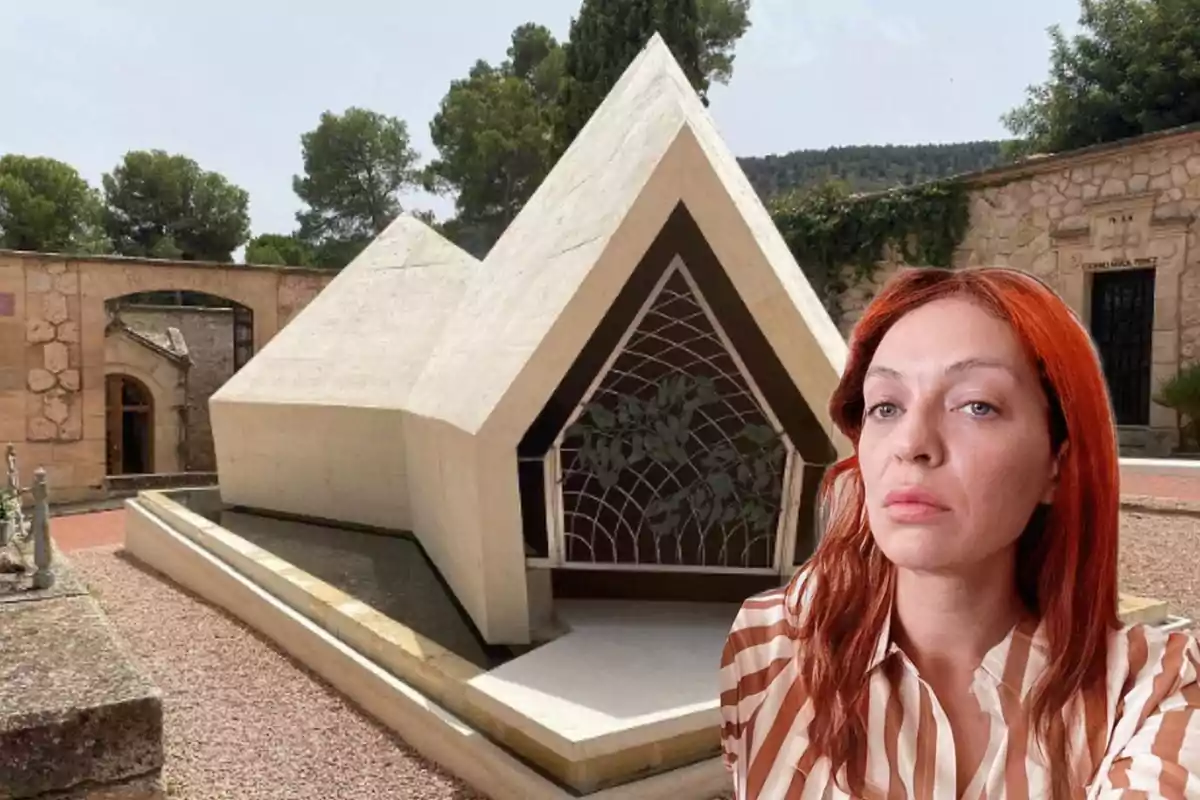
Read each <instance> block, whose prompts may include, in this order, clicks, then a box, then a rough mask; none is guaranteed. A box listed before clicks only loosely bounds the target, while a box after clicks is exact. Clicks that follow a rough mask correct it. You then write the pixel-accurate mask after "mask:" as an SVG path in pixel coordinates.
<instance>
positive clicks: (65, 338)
mask: <svg viewBox="0 0 1200 800" xmlns="http://www.w3.org/2000/svg"><path fill="white" fill-rule="evenodd" d="M57 338H58V340H59V341H60V342H66V343H67V344H75V343H77V342H78V341H79V323H78V322H75V321H74V320H67V321H66V322H64V323H62V324H61V325H59V326H58V336H57Z"/></svg>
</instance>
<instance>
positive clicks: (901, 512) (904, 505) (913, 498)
mask: <svg viewBox="0 0 1200 800" xmlns="http://www.w3.org/2000/svg"><path fill="white" fill-rule="evenodd" d="M883 507H884V508H885V509H886V510H887V514H888V516H889V517H890V518H891V519H892V520H893V521H895V522H901V523H904V522H908V523H913V522H928V521H929V520H932V519H935V518H937V517H939V516H941V515H943V514H945V513H947V512H948V511H949V510H950V509H949V507H948V506H947V505H946V504H945V503H944V502H942V500H941V499H940V498H939V497H938V496H937V495H935V494H934V493H933V492H930V491H929V490H928V489H922V488H920V487H917V486H909V487H905V488H903V489H893V490H892V491H890V492H888V493H887V495H886V496H885V497H884V499H883Z"/></svg>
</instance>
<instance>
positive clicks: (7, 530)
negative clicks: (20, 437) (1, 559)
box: [0, 442, 23, 547]
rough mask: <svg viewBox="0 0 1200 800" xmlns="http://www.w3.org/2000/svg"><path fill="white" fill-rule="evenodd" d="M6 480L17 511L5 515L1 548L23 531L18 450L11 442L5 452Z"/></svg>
mask: <svg viewBox="0 0 1200 800" xmlns="http://www.w3.org/2000/svg"><path fill="white" fill-rule="evenodd" d="M4 464H5V473H6V474H5V480H4V488H5V491H6V493H7V496H9V497H12V498H15V502H14V505H15V506H16V510H14V509H12V508H9V509H7V511H12V512H13V513H12V515H9V514H5V517H4V524H3V525H0V547H7V546H8V544H9V542H11V541H13V540H14V539H17V538H19V537H20V535H21V534H22V533H23V531H22V530H21V512H20V510H19V509H20V506H21V481H20V480H19V478H18V477H17V448H16V447H14V446H13V444H12V443H11V442H10V443H9V445H8V447H6V448H5V450H4Z"/></svg>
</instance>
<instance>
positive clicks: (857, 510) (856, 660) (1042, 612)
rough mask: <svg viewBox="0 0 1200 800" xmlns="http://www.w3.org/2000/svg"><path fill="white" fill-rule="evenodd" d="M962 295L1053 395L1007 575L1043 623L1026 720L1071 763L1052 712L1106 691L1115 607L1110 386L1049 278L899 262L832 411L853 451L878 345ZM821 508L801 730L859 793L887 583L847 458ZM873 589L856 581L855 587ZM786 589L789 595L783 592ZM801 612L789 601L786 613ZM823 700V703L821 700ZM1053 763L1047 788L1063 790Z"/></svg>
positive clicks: (856, 344)
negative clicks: (1047, 491) (1048, 463)
mask: <svg viewBox="0 0 1200 800" xmlns="http://www.w3.org/2000/svg"><path fill="white" fill-rule="evenodd" d="M951 296H953V297H966V298H969V299H971V300H972V301H973V302H975V303H978V304H979V305H980V306H981V307H983V308H984V309H987V310H988V311H990V312H991V313H993V314H995V315H996V316H997V317H999V318H1000V319H1003V320H1005V321H1006V322H1008V324H1009V325H1010V326H1011V327H1012V330H1013V331H1014V332H1015V333H1016V335H1017V338H1018V339H1019V340H1020V342H1021V343H1022V345H1023V346H1024V348H1025V350H1026V352H1027V354H1028V356H1029V359H1030V362H1031V363H1032V364H1033V365H1034V366H1035V368H1036V369H1037V370H1038V372H1039V373H1040V376H1041V380H1042V385H1043V388H1044V391H1045V393H1046V398H1047V400H1048V401H1049V406H1050V413H1049V418H1048V420H1047V424H1048V427H1049V432H1050V437H1051V444H1052V445H1053V447H1054V449H1055V452H1058V453H1060V462H1059V476H1058V486H1057V489H1056V491H1055V495H1054V502H1053V505H1051V506H1050V507H1048V508H1045V509H1042V510H1040V511H1039V512H1038V513H1035V515H1034V518H1033V519H1032V520H1031V521H1030V524H1029V526H1028V527H1027V528H1026V530H1025V532H1024V533H1023V534H1022V536H1021V539H1020V540H1019V541H1018V548H1017V549H1018V553H1017V565H1016V570H1017V583H1018V590H1019V592H1020V595H1021V597H1022V599H1023V600H1024V602H1025V603H1026V604H1027V605H1028V606H1029V608H1030V609H1031V610H1032V611H1034V612H1035V613H1036V614H1037V615H1038V616H1039V617H1040V618H1041V620H1042V624H1043V627H1044V630H1045V633H1046V635H1047V637H1048V644H1049V665H1048V668H1047V671H1046V672H1045V674H1044V677H1043V678H1042V679H1041V680H1040V681H1039V683H1038V684H1037V685H1036V686H1035V687H1034V690H1033V694H1032V695H1031V705H1030V707H1029V713H1030V721H1031V725H1032V726H1033V727H1032V730H1034V731H1036V732H1037V736H1038V740H1039V742H1040V744H1041V746H1042V747H1043V751H1044V752H1045V753H1046V755H1047V756H1048V758H1049V759H1050V761H1049V762H1048V763H1051V764H1064V763H1068V762H1067V761H1066V757H1067V755H1068V753H1067V749H1068V742H1067V739H1066V733H1065V731H1064V725H1063V719H1062V709H1063V707H1064V705H1066V704H1067V703H1068V702H1069V701H1070V700H1072V699H1073V698H1074V697H1075V696H1076V693H1078V692H1081V691H1082V692H1088V691H1103V681H1104V676H1105V665H1106V657H1107V642H1108V634H1109V633H1110V631H1111V630H1112V629H1114V628H1117V627H1119V625H1120V623H1119V620H1118V616H1117V529H1118V524H1119V510H1118V502H1119V497H1118V479H1119V473H1118V461H1117V446H1116V435H1115V431H1114V426H1113V416H1112V410H1111V407H1110V404H1109V401H1108V389H1107V386H1106V384H1105V381H1104V377H1103V373H1102V370H1101V367H1100V360H1099V358H1098V356H1097V353H1096V350H1095V348H1094V346H1093V344H1092V340H1091V337H1090V336H1089V335H1088V333H1087V331H1086V330H1085V329H1084V327H1083V325H1082V324H1081V323H1080V321H1079V319H1078V318H1077V317H1076V316H1075V315H1074V314H1073V313H1072V311H1071V310H1070V308H1068V306H1067V305H1066V304H1065V303H1064V302H1063V301H1062V300H1061V299H1059V297H1058V296H1057V295H1056V294H1055V293H1054V292H1053V291H1052V290H1050V289H1049V288H1048V287H1047V286H1045V285H1044V284H1042V283H1041V282H1039V281H1037V280H1036V279H1034V278H1032V277H1030V276H1028V275H1025V274H1023V273H1019V272H1014V271H1010V270H1002V269H968V270H955V271H949V270H938V269H913V270H906V271H904V272H903V273H901V274H900V275H899V276H897V278H895V279H894V280H893V281H892V282H890V283H889V284H888V285H887V286H886V287H885V288H884V289H883V291H882V292H880V294H879V295H878V296H877V297H876V298H875V300H874V301H873V302H872V303H871V304H870V306H869V307H868V308H867V310H866V312H865V314H864V315H863V318H862V320H861V321H860V322H859V323H858V325H857V326H856V327H855V329H854V333H853V334H852V336H851V338H850V353H849V358H848V360H847V362H846V369H845V372H844V374H843V375H842V379H841V382H840V383H839V384H838V387H837V389H836V391H834V394H833V399H832V400H831V401H830V404H829V408H830V414H831V416H832V418H833V421H834V422H835V424H836V425H837V426H838V428H839V429H840V430H841V431H842V433H844V434H845V435H846V437H847V438H848V439H849V440H850V441H851V442H852V443H853V444H854V447H855V450H856V451H857V449H858V439H859V434H860V432H861V430H862V423H863V413H864V408H863V379H864V377H865V374H866V371H867V369H868V367H869V366H870V363H871V359H872V358H873V357H874V355H875V350H876V349H877V348H878V346H879V343H880V341H881V340H882V339H883V337H884V335H885V334H886V333H887V332H888V330H889V329H890V328H891V327H892V325H894V324H895V323H896V321H897V320H899V319H900V318H901V317H903V316H904V315H905V314H907V313H908V312H910V311H912V310H913V309H915V308H917V307H919V306H922V305H924V304H926V303H929V302H931V301H933V300H938V299H941V298H946V297H951ZM821 504H822V507H823V508H824V509H825V510H826V511H827V513H828V522H827V524H826V528H825V533H824V536H823V538H822V540H821V542H820V544H819V546H818V547H817V550H816V553H815V554H814V555H813V557H812V558H811V559H810V560H809V562H808V563H807V564H806V565H805V567H804V568H803V570H802V571H801V573H798V575H797V578H796V579H794V580H799V579H801V575H808V576H811V577H812V578H813V580H812V581H806V583H805V586H804V590H803V591H802V592H799V593H796V594H797V595H804V596H805V597H804V603H805V609H804V613H796V614H795V617H794V618H795V620H796V625H797V632H796V635H797V637H798V639H800V640H801V641H802V642H807V643H809V644H808V645H807V646H804V645H802V647H801V653H802V655H801V664H800V668H801V675H802V676H803V677H802V679H803V680H804V682H805V683H806V684H807V688H808V694H809V696H811V697H820V698H823V700H822V710H821V711H820V712H819V713H818V714H817V716H816V718H815V719H814V720H813V721H812V724H811V726H810V729H809V735H810V737H811V745H810V746H811V747H813V748H815V750H816V753H817V755H818V756H826V757H828V758H830V760H831V761H832V767H833V774H834V775H837V774H839V772H840V770H841V769H842V768H843V767H844V768H845V769H846V776H847V778H848V782H849V784H850V792H851V793H852V794H854V795H856V796H862V794H863V781H864V774H863V771H864V763H863V760H864V758H865V751H866V722H867V721H866V708H867V705H866V704H867V699H868V695H867V680H868V674H867V671H868V665H869V663H870V661H871V658H872V655H873V654H874V652H875V646H876V643H877V641H878V638H879V636H880V635H881V632H882V629H883V625H884V622H885V621H886V618H887V615H888V614H889V613H890V611H891V606H892V597H893V593H894V589H895V584H894V570H893V568H892V565H891V563H890V562H888V560H887V559H886V558H885V557H884V555H883V553H881V552H880V550H879V548H878V547H877V546H876V545H875V543H874V539H873V537H872V535H871V531H870V527H869V524H868V521H867V514H866V507H865V498H864V491H863V482H862V474H861V472H860V471H859V468H858V460H857V457H856V456H851V457H850V458H847V459H845V460H843V461H841V462H839V463H838V464H836V465H835V466H833V467H832V468H831V469H830V470H829V473H828V474H827V475H826V476H825V482H824V484H823V486H822V491H821ZM864 586H868V587H872V590H870V591H863V587H864ZM793 596H796V595H793ZM798 611H799V610H798V609H797V610H796V612H798ZM826 698H827V699H826ZM1065 772H1066V771H1065V770H1056V773H1058V774H1056V780H1055V784H1056V786H1055V789H1056V791H1055V795H1054V796H1056V797H1058V796H1060V794H1061V792H1062V791H1063V790H1064V789H1065V788H1066V785H1065V783H1062V785H1059V784H1060V779H1061V781H1065V780H1066V778H1067V776H1066V775H1065Z"/></svg>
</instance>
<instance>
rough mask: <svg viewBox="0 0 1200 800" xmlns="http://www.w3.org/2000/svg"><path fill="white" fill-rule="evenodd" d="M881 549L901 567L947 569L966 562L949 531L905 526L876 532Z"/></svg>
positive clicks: (932, 570) (918, 569)
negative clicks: (949, 538)
mask: <svg viewBox="0 0 1200 800" xmlns="http://www.w3.org/2000/svg"><path fill="white" fill-rule="evenodd" d="M875 543H876V544H877V545H878V546H879V549H880V550H881V551H882V552H883V554H884V556H886V557H887V560H888V561H891V562H892V563H893V564H895V565H896V566H897V567H899V568H901V569H909V570H913V571H915V572H944V571H947V570H953V569H954V568H955V566H957V565H959V564H961V563H962V560H963V559H961V558H960V557H959V553H958V552H957V548H956V547H954V546H953V545H954V542H952V541H950V540H948V537H947V536H946V532H945V531H939V530H937V529H931V528H924V527H917V526H905V527H904V528H901V529H899V530H889V531H885V532H882V533H876V534H875Z"/></svg>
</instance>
